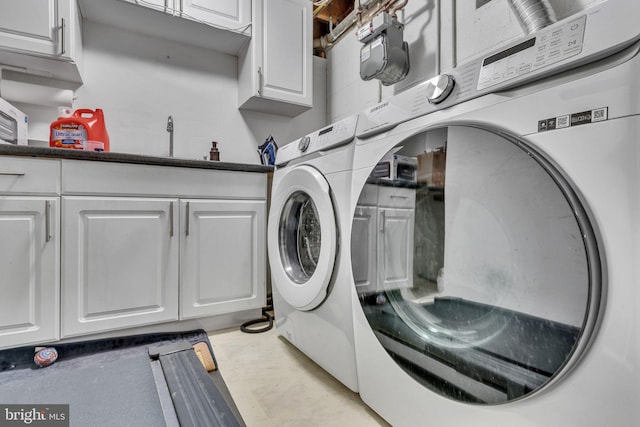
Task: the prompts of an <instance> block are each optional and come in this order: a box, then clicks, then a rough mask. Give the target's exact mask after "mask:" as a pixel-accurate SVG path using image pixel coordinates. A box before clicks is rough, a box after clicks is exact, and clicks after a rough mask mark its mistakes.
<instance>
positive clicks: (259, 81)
mask: <svg viewBox="0 0 640 427" xmlns="http://www.w3.org/2000/svg"><path fill="white" fill-rule="evenodd" d="M258 95H260V96H262V67H258Z"/></svg>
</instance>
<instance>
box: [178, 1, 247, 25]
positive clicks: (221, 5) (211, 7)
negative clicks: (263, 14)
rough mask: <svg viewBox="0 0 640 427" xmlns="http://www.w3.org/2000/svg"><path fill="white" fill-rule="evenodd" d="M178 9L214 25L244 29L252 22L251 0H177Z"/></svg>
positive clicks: (184, 13)
mask: <svg viewBox="0 0 640 427" xmlns="http://www.w3.org/2000/svg"><path fill="white" fill-rule="evenodd" d="M175 2H176V3H178V6H179V8H178V7H175V9H176V10H179V11H180V12H181V13H182V14H183V15H186V16H188V17H190V18H195V19H197V20H199V21H203V22H207V23H209V24H212V25H217V26H221V27H224V28H229V29H231V30H237V31H244V30H246V29H247V27H248V26H249V25H250V24H251V0H175Z"/></svg>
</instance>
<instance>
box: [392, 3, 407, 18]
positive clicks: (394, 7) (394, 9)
mask: <svg viewBox="0 0 640 427" xmlns="http://www.w3.org/2000/svg"><path fill="white" fill-rule="evenodd" d="M396 3H397V1H396ZM407 3H409V0H403V1H401V2H400V3H398V4H395V3H394V4H392V5H391V7H390V8H389V15H391V16H393V17H394V18H395V17H396V13H397V12H398V11H399V10H400V9H402V8H404V7H405V6H406V5H407Z"/></svg>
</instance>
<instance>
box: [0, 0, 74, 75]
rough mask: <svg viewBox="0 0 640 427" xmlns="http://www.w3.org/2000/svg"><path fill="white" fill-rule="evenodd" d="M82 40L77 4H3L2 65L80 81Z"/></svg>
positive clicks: (29, 0) (16, 0)
mask: <svg viewBox="0 0 640 427" xmlns="http://www.w3.org/2000/svg"><path fill="white" fill-rule="evenodd" d="M81 58H82V39H81V27H80V16H79V13H78V11H77V7H76V2H75V0H46V1H45V0H4V1H3V2H2V13H0V63H2V64H7V65H12V66H17V67H21V68H26V69H27V70H33V71H34V72H35V73H37V74H40V75H45V76H48V77H55V78H61V79H65V80H72V81H78V82H80V81H82V79H81V70H80V65H81Z"/></svg>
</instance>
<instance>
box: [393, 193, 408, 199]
mask: <svg viewBox="0 0 640 427" xmlns="http://www.w3.org/2000/svg"><path fill="white" fill-rule="evenodd" d="M391 198H392V199H403V200H407V199H408V198H409V196H396V195H395V194H392V195H391Z"/></svg>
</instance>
